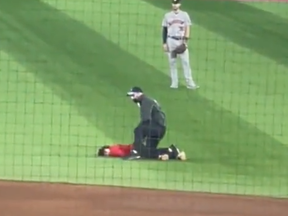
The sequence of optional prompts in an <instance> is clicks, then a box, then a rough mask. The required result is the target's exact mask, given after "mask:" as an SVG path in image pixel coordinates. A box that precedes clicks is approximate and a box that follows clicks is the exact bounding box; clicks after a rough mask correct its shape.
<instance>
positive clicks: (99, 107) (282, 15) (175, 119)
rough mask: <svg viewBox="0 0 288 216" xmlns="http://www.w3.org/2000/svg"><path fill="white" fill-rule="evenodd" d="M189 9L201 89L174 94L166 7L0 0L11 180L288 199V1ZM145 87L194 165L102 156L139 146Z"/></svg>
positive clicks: (1, 110) (138, 0)
mask: <svg viewBox="0 0 288 216" xmlns="http://www.w3.org/2000/svg"><path fill="white" fill-rule="evenodd" d="M183 7H184V9H185V10H187V11H188V12H189V14H190V15H191V17H192V19H193V21H194V23H195V25H194V26H193V29H192V39H191V41H190V44H189V45H190V52H191V61H192V66H193V72H194V77H195V79H196V81H197V82H198V83H199V84H200V85H201V88H200V90H199V91H197V92H193V91H192V92H191V91H188V90H186V89H185V88H184V87H183V88H181V89H179V90H176V91H171V90H170V89H169V88H168V87H169V84H170V80H169V76H168V63H167V59H166V56H165V55H164V54H163V52H162V50H161V35H160V34H161V33H160V31H161V21H162V17H163V14H164V13H165V12H166V11H167V10H169V2H168V1H167V2H166V1H164V0H143V1H142V0H125V1H124V0H98V1H97V2H96V1H93V0H82V1H76V0H69V1H68V0H42V1H39V0H25V1H23V0H22V1H21V0H10V1H5V0H0V30H1V35H0V51H1V52H0V75H1V78H0V96H1V97H0V100H1V103H0V122H1V127H0V129H1V130H0V140H1V142H0V177H1V178H3V179H17V180H36V181H39V180H40V181H53V182H58V181H61V182H73V183H89V184H106V185H123V186H133V187H149V188H150V187H151V188H162V189H171V190H188V191H209V192H218V193H237V194H254V195H256V194H257V195H269V196H282V197H283V196H288V169H287V166H288V162H287V158H288V97H286V94H285V93H286V92H287V83H288V74H287V73H288V69H287V67H288V58H287V56H288V49H287V47H288V29H287V25H288V12H287V11H288V4H285V3H264V2H254V3H238V2H217V1H210V2H208V1H191V2H190V1H189V2H185V4H184V5H183ZM227 8H229V10H227ZM183 83H184V82H183ZM134 85H139V86H141V87H143V89H144V90H145V91H146V92H147V94H148V95H152V96H153V97H155V98H157V100H158V101H159V102H161V104H162V106H163V108H164V110H165V111H166V113H167V116H168V121H169V131H168V134H167V136H166V138H165V140H164V141H163V142H162V144H161V145H163V146H164V145H168V144H171V143H177V144H178V145H179V146H180V147H181V148H183V149H185V151H186V153H187V154H188V155H189V157H190V160H189V161H188V162H185V163H180V162H168V163H160V162H123V161H121V160H114V159H97V158H95V157H94V152H95V149H96V146H101V145H104V144H110V143H113V142H121V143H129V142H131V140H132V129H133V127H134V126H135V125H136V124H137V123H138V109H137V108H136V107H135V106H134V105H133V104H132V103H131V102H130V101H129V100H127V98H126V97H125V94H126V92H127V90H129V88H130V87H132V86H134Z"/></svg>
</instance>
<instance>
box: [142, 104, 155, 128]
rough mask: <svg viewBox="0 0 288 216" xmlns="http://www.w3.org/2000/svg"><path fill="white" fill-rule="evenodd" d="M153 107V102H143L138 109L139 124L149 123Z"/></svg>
mask: <svg viewBox="0 0 288 216" xmlns="http://www.w3.org/2000/svg"><path fill="white" fill-rule="evenodd" d="M153 106H154V102H153V101H152V100H149V99H146V100H143V101H142V103H141V107H140V112H141V122H142V123H147V122H150V121H151V113H152V109H153Z"/></svg>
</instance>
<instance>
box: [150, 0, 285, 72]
mask: <svg viewBox="0 0 288 216" xmlns="http://www.w3.org/2000/svg"><path fill="white" fill-rule="evenodd" d="M144 1H146V2H148V3H150V4H152V5H155V6H157V7H160V8H162V9H167V10H169V9H170V8H169V7H170V4H169V3H167V1H163V0H144ZM263 4H265V3H264V2H263ZM279 4H280V3H279ZM183 10H185V11H187V12H188V13H189V14H190V15H191V18H192V19H193V21H194V22H195V23H197V24H199V25H201V26H202V27H205V28H206V29H208V30H210V31H213V32H215V33H217V34H219V35H222V36H223V37H225V38H227V39H229V40H231V41H233V42H235V43H237V44H239V45H240V46H243V47H246V48H249V49H251V50H253V51H256V52H257V53H259V54H261V55H263V56H266V57H268V58H271V59H272V60H274V61H276V62H277V63H279V64H283V65H285V66H288V49H287V47H288V28H287V26H288V20H287V19H284V18H281V17H279V16H277V15H275V14H272V13H269V12H266V11H263V10H260V9H257V8H255V7H251V6H249V5H247V4H243V3H240V2H237V1H206V0H195V1H185V2H184V3H183ZM271 72H273V73H274V72H275V71H271Z"/></svg>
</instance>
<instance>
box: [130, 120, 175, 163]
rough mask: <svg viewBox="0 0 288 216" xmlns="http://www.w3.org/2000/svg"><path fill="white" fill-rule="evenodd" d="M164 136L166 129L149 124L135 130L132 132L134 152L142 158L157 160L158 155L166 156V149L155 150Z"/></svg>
mask: <svg viewBox="0 0 288 216" xmlns="http://www.w3.org/2000/svg"><path fill="white" fill-rule="evenodd" d="M165 134H166V127H164V126H161V125H157V124H154V123H152V124H150V125H141V126H138V127H137V128H135V130H134V143H133V145H134V150H136V151H137V153H138V154H139V155H140V156H141V157H142V158H151V159H156V158H159V155H163V154H168V155H169V153H170V152H169V150H168V148H159V149H157V146H158V144H159V143H160V141H161V140H162V139H163V138H164V136H165Z"/></svg>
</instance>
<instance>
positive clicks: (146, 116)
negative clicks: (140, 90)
mask: <svg viewBox="0 0 288 216" xmlns="http://www.w3.org/2000/svg"><path fill="white" fill-rule="evenodd" d="M140 116H141V123H142V124H143V123H144V124H145V123H148V122H149V123H154V124H158V125H160V126H164V127H165V126H166V116H165V113H164V112H163V111H162V110H161V106H160V104H159V103H158V102H157V101H156V100H154V99H152V98H149V97H147V96H145V95H143V98H142V101H141V106H140ZM141 123H140V124H141Z"/></svg>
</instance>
